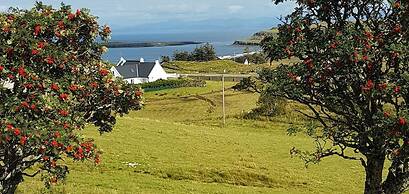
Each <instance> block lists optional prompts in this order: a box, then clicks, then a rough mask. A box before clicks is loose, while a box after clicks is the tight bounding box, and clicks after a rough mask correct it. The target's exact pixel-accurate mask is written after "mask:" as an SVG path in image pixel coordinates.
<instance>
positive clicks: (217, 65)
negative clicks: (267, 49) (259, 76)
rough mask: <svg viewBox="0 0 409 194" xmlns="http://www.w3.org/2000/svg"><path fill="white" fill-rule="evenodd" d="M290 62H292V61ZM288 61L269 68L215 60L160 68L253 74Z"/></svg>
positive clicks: (164, 65) (177, 63)
mask: <svg viewBox="0 0 409 194" xmlns="http://www.w3.org/2000/svg"><path fill="white" fill-rule="evenodd" d="M291 61H294V59H292V60H291ZM288 62H290V60H283V61H280V62H275V61H274V62H273V63H272V65H271V66H270V64H269V63H265V64H260V65H256V64H250V65H245V64H241V63H236V62H234V61H232V60H216V61H209V62H195V61H172V62H169V63H165V64H163V65H162V66H163V67H164V68H165V70H166V72H168V73H187V74H194V73H223V70H226V71H227V73H232V74H248V73H255V72H256V71H257V70H258V69H261V68H266V67H267V68H272V67H273V68H274V67H276V66H277V65H278V64H280V63H288Z"/></svg>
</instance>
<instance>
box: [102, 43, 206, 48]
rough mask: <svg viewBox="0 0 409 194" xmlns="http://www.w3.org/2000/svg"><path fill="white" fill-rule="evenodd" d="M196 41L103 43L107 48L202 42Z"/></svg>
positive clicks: (179, 44)
mask: <svg viewBox="0 0 409 194" xmlns="http://www.w3.org/2000/svg"><path fill="white" fill-rule="evenodd" d="M202 43H203V42H197V41H173V42H120V41H115V42H109V43H108V44H104V45H105V46H107V47H108V48H141V47H164V46H182V45H189V44H202Z"/></svg>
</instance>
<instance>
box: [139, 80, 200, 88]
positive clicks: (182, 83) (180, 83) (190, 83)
mask: <svg viewBox="0 0 409 194" xmlns="http://www.w3.org/2000/svg"><path fill="white" fill-rule="evenodd" d="M140 86H141V87H142V88H143V89H144V90H145V91H152V90H162V89H168V88H183V87H205V86H206V82H205V81H203V80H194V79H171V80H162V79H161V80H157V81H155V82H149V83H144V84H140Z"/></svg>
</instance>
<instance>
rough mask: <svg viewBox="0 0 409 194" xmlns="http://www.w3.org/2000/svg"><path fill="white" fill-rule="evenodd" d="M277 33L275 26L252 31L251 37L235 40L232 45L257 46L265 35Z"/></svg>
mask: <svg viewBox="0 0 409 194" xmlns="http://www.w3.org/2000/svg"><path fill="white" fill-rule="evenodd" d="M277 33H278V29H277V28H272V29H270V30H265V31H261V32H257V33H254V34H253V35H252V36H251V37H249V38H247V39H245V40H236V41H235V42H234V43H233V45H244V46H258V45H260V43H261V41H262V40H263V39H264V38H265V37H267V36H275V35H277Z"/></svg>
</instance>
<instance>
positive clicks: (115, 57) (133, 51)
mask: <svg viewBox="0 0 409 194" xmlns="http://www.w3.org/2000/svg"><path fill="white" fill-rule="evenodd" d="M250 35H251V32H241V33H240V32H239V33H233V32H232V33H229V32H223V33H222V32H207V33H177V34H135V35H132V34H131V35H118V36H114V37H113V39H112V40H113V41H123V42H126V41H130V42H151V41H154V42H167V41H197V42H206V43H210V44H212V45H213V46H214V48H215V50H216V55H217V56H226V55H235V54H242V53H243V51H244V50H245V49H246V48H249V50H250V51H257V50H259V49H260V48H259V47H256V46H239V45H233V43H234V41H235V40H241V39H245V38H246V37H248V36H250ZM198 46H200V45H182V46H164V47H142V48H110V49H109V50H108V52H107V53H106V54H105V55H104V56H103V58H104V60H107V61H109V62H111V63H117V62H118V61H119V59H120V58H121V57H123V58H125V59H140V58H144V59H145V61H155V60H160V58H161V56H169V57H172V56H173V54H174V53H175V52H176V51H189V52H191V51H193V50H194V49H195V48H196V47H198Z"/></svg>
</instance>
